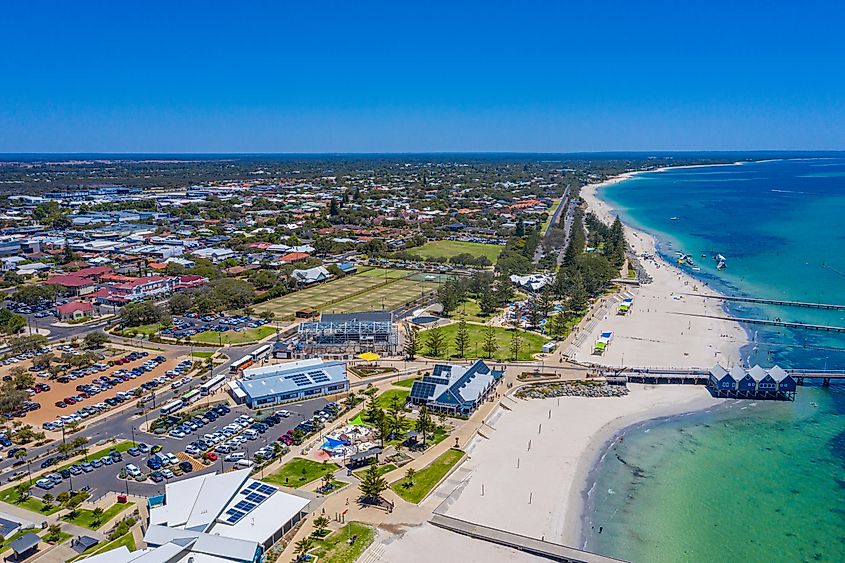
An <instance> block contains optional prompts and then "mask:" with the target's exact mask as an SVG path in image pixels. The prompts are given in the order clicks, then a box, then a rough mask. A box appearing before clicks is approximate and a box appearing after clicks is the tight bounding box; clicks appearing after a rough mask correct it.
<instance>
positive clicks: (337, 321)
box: [297, 311, 399, 355]
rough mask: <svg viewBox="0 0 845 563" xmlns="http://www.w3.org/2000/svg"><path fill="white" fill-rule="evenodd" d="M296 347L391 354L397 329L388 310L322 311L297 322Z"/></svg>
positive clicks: (313, 350)
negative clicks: (318, 314)
mask: <svg viewBox="0 0 845 563" xmlns="http://www.w3.org/2000/svg"><path fill="white" fill-rule="evenodd" d="M297 348H298V349H299V350H300V351H301V352H302V353H305V354H321V353H322V354H329V353H331V354H357V353H360V352H379V353H382V354H387V355H394V354H396V353H397V351H398V349H399V332H398V331H397V329H396V323H395V322H394V319H393V313H392V312H390V311H365V312H361V313H323V314H321V315H320V320H318V321H313V322H306V323H302V324H300V325H299V329H298V339H297Z"/></svg>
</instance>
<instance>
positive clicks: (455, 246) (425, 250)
mask: <svg viewBox="0 0 845 563" xmlns="http://www.w3.org/2000/svg"><path fill="white" fill-rule="evenodd" d="M503 248H504V247H502V246H499V245H497V244H484V243H481V242H461V241H457V240H433V241H429V242H427V243H425V244H424V245H422V246H418V247H416V248H411V249H409V250H408V252H410V253H411V254H416V255H417V256H421V257H423V258H451V257H452V256H457V255H458V254H472V255H473V256H476V257H477V256H486V257H487V258H489V259H490V261H491V262H495V261H496V259H497V258H498V257H499V254H501V253H502V249H503Z"/></svg>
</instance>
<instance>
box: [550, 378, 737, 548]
mask: <svg viewBox="0 0 845 563" xmlns="http://www.w3.org/2000/svg"><path fill="white" fill-rule="evenodd" d="M696 387H698V386H696ZM729 402H731V400H729V399H716V398H713V397H710V396H709V395H708V396H703V397H700V398H697V399H692V400H690V401H688V402H686V403H681V404H675V405H671V406H667V407H664V408H657V409H652V410H651V411H649V412H642V413H639V414H633V415H629V416H623V417H619V418H617V419H615V420H613V421H611V422H609V423H608V424H607V425H606V426H605V427H604V428H602V429H601V430H600V431H599V432H598V433H596V434H595V435H594V436H593V442H592V444H591V445H590V448H589V449H588V450H586V451H585V452H584V455H583V456H582V461H581V463H580V464H579V466H578V470H577V473H576V475H575V479H574V482H575V483H581V487H580V489H579V490H573V491H572V492H571V495H572V496H571V498H570V499H569V500H568V505H569V506H570V507H572V510H571V511H570V514H569V515H568V517H567V525H566V534H565V536H564V539H565V541H567V542H569V543H568V544H567V545H571V546H572V547H575V548H577V549H582V550H585V551H589V547H588V546H587V540H588V535H587V533H586V532H587V529H588V526H590V525H591V517H592V514H593V510H592V509H593V505H592V504H591V500H592V493H593V491H594V490H595V487H596V485H597V484H598V479H597V476H598V473H599V471H600V469H601V465H602V463H603V462H604V460H605V458H606V457H607V455H608V454H609V453H610V451H611V450H612V448H613V447H614V446H615V445H616V444H617V443H618V442H619V441H620V440H621V439H624V437H625V435H626V434H629V433H630V432H631V431H634V430H637V429H639V428H642V427H644V426H650V425H657V424H660V423H662V422H666V421H671V420H674V419H677V418H680V417H686V416H690V415H696V414H701V413H707V412H711V411H712V410H713V409H719V408H725V406H726V405H728V404H729ZM733 402H736V401H733ZM576 508H577V510H576Z"/></svg>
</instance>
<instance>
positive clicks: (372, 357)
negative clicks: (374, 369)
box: [358, 352, 381, 362]
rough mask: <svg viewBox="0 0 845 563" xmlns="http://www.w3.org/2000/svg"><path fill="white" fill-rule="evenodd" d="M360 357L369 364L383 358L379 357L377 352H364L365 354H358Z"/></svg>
mask: <svg viewBox="0 0 845 563" xmlns="http://www.w3.org/2000/svg"><path fill="white" fill-rule="evenodd" d="M358 357H359V358H361V359H362V360H364V361H367V362H374V361H376V360H378V359H379V358H380V357H381V356H379V355H378V354H376V353H375V352H364V353H363V354H358Z"/></svg>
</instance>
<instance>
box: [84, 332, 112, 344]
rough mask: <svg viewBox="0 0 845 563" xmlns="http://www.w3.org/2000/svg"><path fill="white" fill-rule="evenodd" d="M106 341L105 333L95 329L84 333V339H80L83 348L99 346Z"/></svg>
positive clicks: (107, 338) (107, 339)
mask: <svg viewBox="0 0 845 563" xmlns="http://www.w3.org/2000/svg"><path fill="white" fill-rule="evenodd" d="M108 341H109V337H108V336H106V333H104V332H101V331H99V330H97V331H94V332H89V333H88V334H86V335H85V338H84V340H83V341H82V343H83V344H82V345H83V346H84V347H85V348H100V347H101V346H102V345H103V344H105V343H106V342H108Z"/></svg>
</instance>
